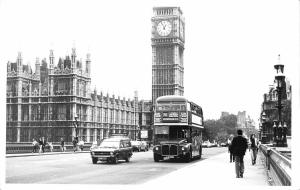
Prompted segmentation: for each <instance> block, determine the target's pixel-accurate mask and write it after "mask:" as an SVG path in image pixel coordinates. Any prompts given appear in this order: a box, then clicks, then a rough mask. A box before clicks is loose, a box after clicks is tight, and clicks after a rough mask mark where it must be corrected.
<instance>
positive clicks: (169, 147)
mask: <svg viewBox="0 0 300 190" xmlns="http://www.w3.org/2000/svg"><path fill="white" fill-rule="evenodd" d="M203 128H204V127H203V112H202V108H201V107H200V106H199V105H197V104H195V103H193V102H191V101H188V100H187V99H186V98H184V97H183V96H176V95H168V96H161V97H158V98H157V99H156V102H155V111H154V147H153V157H154V161H155V162H159V161H160V160H164V158H180V159H184V160H185V161H186V162H189V161H190V160H191V159H192V158H195V157H196V158H199V159H201V155H202V130H203Z"/></svg>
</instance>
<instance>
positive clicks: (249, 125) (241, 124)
mask: <svg viewBox="0 0 300 190" xmlns="http://www.w3.org/2000/svg"><path fill="white" fill-rule="evenodd" d="M237 129H241V130H243V133H244V135H245V136H247V137H249V136H250V135H251V134H253V133H254V134H256V130H255V123H254V120H253V119H251V118H250V116H246V111H242V112H240V111H239V112H238V114H237Z"/></svg>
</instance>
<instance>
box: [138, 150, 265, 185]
mask: <svg viewBox="0 0 300 190" xmlns="http://www.w3.org/2000/svg"><path fill="white" fill-rule="evenodd" d="M261 157H262V155H261V153H259V154H258V156H257V163H256V164H255V165H252V163H251V156H250V152H249V151H248V150H247V152H246V155H245V157H244V164H245V172H244V178H236V175H235V163H234V162H232V163H230V162H229V153H222V154H219V155H216V156H212V157H210V158H207V159H205V160H202V161H199V162H197V163H195V164H192V165H189V166H187V167H185V168H182V169H179V170H176V171H174V172H172V173H169V174H167V175H165V176H162V177H159V178H156V179H154V180H152V181H149V182H147V183H145V184H144V185H146V186H152V187H154V186H163V187H167V188H168V189H171V188H175V189H178V188H179V187H182V188H184V187H186V186H191V187H195V188H197V189H198V188H201V187H214V186H221V187H222V188H221V189H224V188H223V187H227V188H228V187H229V186H230V187H233V186H234V187H235V186H243V187H247V186H252V188H253V186H269V182H268V177H267V171H266V168H265V166H264V163H263V161H262V158H261ZM227 188H225V189H227Z"/></svg>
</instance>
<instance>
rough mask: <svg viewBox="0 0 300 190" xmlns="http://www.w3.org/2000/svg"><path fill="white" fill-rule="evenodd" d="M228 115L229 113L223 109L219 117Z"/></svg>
mask: <svg viewBox="0 0 300 190" xmlns="http://www.w3.org/2000/svg"><path fill="white" fill-rule="evenodd" d="M229 115H230V114H229V112H225V111H223V112H222V113H221V118H224V117H227V116H229Z"/></svg>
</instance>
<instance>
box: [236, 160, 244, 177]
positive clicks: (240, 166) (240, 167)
mask: <svg viewBox="0 0 300 190" xmlns="http://www.w3.org/2000/svg"><path fill="white" fill-rule="evenodd" d="M234 159H235V173H236V177H242V176H243V173H244V170H245V167H244V155H243V156H234Z"/></svg>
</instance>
